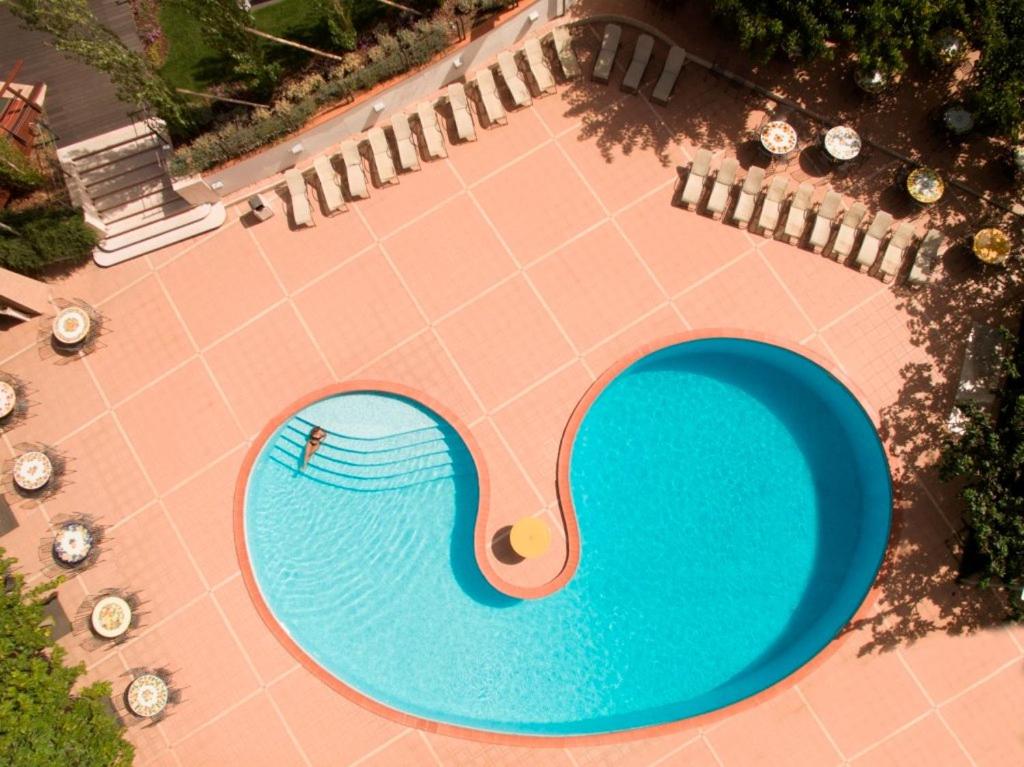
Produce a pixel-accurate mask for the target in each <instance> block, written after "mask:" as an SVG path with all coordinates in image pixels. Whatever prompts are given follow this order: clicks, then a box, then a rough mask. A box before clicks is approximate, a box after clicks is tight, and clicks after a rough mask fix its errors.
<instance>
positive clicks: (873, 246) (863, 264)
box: [853, 210, 892, 272]
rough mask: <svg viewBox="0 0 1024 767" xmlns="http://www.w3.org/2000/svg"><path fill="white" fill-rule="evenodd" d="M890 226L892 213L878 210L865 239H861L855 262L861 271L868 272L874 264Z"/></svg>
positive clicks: (865, 234)
mask: <svg viewBox="0 0 1024 767" xmlns="http://www.w3.org/2000/svg"><path fill="white" fill-rule="evenodd" d="M890 226H892V214H890V213H886V212H885V211H884V210H880V211H878V213H876V214H875V218H874V220H873V221H872V222H871V226H869V227H868V230H867V231H866V232H864V239H863V240H861V243H860V248H859V249H858V250H857V258H856V259H854V262H853V263H854V266H856V267H857V269H858V270H859V271H861V272H866V271H867V270H868V269H870V268H871V267H872V266H874V263H875V259H876V258H878V248H879V246H880V245H881V244H882V238H883V237H885V234H886V232H888V231H889V227H890Z"/></svg>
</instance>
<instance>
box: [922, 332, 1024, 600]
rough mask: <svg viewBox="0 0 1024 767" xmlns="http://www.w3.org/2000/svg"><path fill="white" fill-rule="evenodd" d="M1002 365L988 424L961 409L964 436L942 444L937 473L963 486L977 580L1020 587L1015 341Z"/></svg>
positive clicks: (1022, 369) (1021, 503) (1021, 420)
mask: <svg viewBox="0 0 1024 767" xmlns="http://www.w3.org/2000/svg"><path fill="white" fill-rule="evenodd" d="M1008 335H1009V334H1008ZM1010 337H1011V338H1012V336H1010ZM1007 345H1008V346H1009V344H1007ZM1002 364H1003V368H1004V370H1005V371H1006V383H1005V384H1004V386H1003V390H1002V396H1001V400H1000V406H999V411H998V413H997V414H996V416H995V418H993V417H992V416H991V415H989V414H988V413H987V412H985V411H983V410H982V409H980V408H978V407H977V406H974V405H972V404H970V403H968V404H963V405H961V406H960V409H961V411H962V412H963V414H964V416H965V422H964V432H963V433H962V434H961V435H960V436H959V437H956V438H950V439H947V440H946V441H945V443H944V444H943V448H942V456H941V459H940V462H939V471H940V476H941V477H942V478H943V479H944V480H953V479H958V480H962V481H963V486H962V489H961V490H960V497H961V498H962V499H963V501H964V503H965V504H966V509H965V512H964V521H965V523H966V524H967V527H968V530H969V531H970V533H971V535H972V537H973V539H974V543H975V544H977V547H978V549H979V551H980V553H981V555H982V557H981V559H982V566H983V572H982V573H981V575H982V576H983V578H985V579H990V578H999V579H1001V580H1002V581H1003V582H1005V583H1008V584H1014V583H1018V584H1020V583H1022V582H1024V343H1021V341H1020V340H1019V339H1017V340H1016V348H1015V349H1014V351H1013V352H1012V353H1011V354H1009V355H1008V356H1007V358H1006V359H1004V360H1003V361H1002Z"/></svg>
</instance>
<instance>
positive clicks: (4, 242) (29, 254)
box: [0, 207, 97, 764]
mask: <svg viewBox="0 0 1024 767" xmlns="http://www.w3.org/2000/svg"><path fill="white" fill-rule="evenodd" d="M0 223H3V224H4V225H5V226H4V227H3V228H0V266H3V267H4V268H6V269H11V270H13V271H15V272H19V273H21V274H28V275H32V274H38V273H40V272H42V271H45V270H46V269H47V268H49V267H51V266H57V265H61V264H63V265H72V264H79V263H82V262H83V261H86V260H88V259H89V257H90V256H91V255H92V251H93V248H95V247H96V242H97V236H96V233H95V232H94V231H93V230H92V229H90V228H89V227H88V226H86V224H85V221H83V219H82V215H81V213H79V212H78V211H76V210H73V209H71V208H56V207H42V208H29V209H28V210H23V211H19V212H18V213H6V214H3V215H0ZM11 231H13V232H15V234H11ZM0 764H3V761H2V760H0Z"/></svg>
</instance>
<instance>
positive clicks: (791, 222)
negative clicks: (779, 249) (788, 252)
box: [782, 181, 814, 242]
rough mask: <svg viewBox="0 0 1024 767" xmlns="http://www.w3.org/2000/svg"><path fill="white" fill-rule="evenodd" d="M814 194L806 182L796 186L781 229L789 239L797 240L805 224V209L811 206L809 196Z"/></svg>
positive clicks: (811, 187)
mask: <svg viewBox="0 0 1024 767" xmlns="http://www.w3.org/2000/svg"><path fill="white" fill-rule="evenodd" d="M813 194H814V187H813V186H811V185H810V184H809V183H808V182H806V181H805V182H804V183H802V184H801V185H800V186H798V187H797V190H796V194H794V195H793V201H792V202H791V203H790V204H789V213H788V214H787V215H786V226H785V228H784V229H783V230H782V232H783V235H784V236H785V237H786V238H787V239H788V240H790V241H791V242H792V241H794V240H799V239H800V237H801V236H803V233H804V227H806V226H807V211H808V209H809V208H810V207H811V196H812V195H813Z"/></svg>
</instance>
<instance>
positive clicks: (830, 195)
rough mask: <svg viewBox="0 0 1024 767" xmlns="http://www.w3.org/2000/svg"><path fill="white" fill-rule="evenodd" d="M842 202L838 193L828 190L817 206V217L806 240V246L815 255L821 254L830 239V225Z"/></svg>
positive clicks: (833, 221) (834, 219)
mask: <svg viewBox="0 0 1024 767" xmlns="http://www.w3.org/2000/svg"><path fill="white" fill-rule="evenodd" d="M842 202H843V197H842V195H840V194H839V192H834V191H832V190H829V191H828V192H827V193H826V194H825V199H824V200H822V201H821V205H819V206H818V215H816V216H815V217H814V226H813V227H812V228H811V236H810V237H808V238H807V244H808V245H809V246H810V248H811V250H813V251H814V252H815V253H821V251H823V250H824V249H825V246H826V245H828V241H829V240H830V239H832V224H834V223H835V221H836V216H838V215H839V206H840V205H841V204H842Z"/></svg>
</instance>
